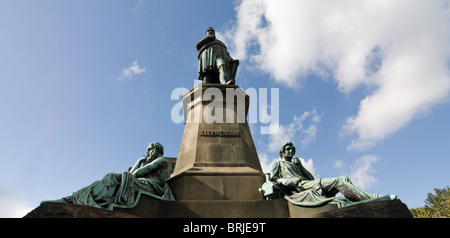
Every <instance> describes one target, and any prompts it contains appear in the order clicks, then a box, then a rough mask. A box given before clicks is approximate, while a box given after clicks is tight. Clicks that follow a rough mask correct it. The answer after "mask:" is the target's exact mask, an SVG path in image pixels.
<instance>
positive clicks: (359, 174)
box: [349, 155, 380, 189]
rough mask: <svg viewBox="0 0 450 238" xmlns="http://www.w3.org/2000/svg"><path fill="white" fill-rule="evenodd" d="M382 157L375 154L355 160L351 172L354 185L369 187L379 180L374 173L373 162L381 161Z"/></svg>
mask: <svg viewBox="0 0 450 238" xmlns="http://www.w3.org/2000/svg"><path fill="white" fill-rule="evenodd" d="M379 160H380V158H379V157H378V156H375V155H365V156H362V157H359V158H357V159H356V160H355V162H354V163H353V164H352V165H350V170H351V174H350V176H349V178H350V180H351V181H352V182H353V184H354V185H356V186H358V187H360V188H363V189H367V188H370V187H371V186H372V185H374V184H375V183H377V182H378V180H377V179H376V178H375V177H374V176H373V175H372V174H373V173H374V172H375V170H374V169H373V164H374V163H376V162H377V161H379Z"/></svg>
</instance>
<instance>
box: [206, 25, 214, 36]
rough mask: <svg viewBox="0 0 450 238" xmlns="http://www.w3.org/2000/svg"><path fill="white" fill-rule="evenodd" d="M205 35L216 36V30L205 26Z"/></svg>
mask: <svg viewBox="0 0 450 238" xmlns="http://www.w3.org/2000/svg"><path fill="white" fill-rule="evenodd" d="M206 35H207V36H214V37H215V36H216V31H215V30H214V29H213V28H212V27H208V28H206Z"/></svg>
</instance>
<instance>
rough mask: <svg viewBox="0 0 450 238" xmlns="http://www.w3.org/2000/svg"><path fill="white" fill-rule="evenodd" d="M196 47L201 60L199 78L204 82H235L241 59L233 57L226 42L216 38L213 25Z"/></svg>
mask: <svg viewBox="0 0 450 238" xmlns="http://www.w3.org/2000/svg"><path fill="white" fill-rule="evenodd" d="M195 47H196V48H197V50H198V60H199V64H198V79H200V80H203V83H220V84H230V85H234V84H235V77H236V71H237V68H238V65H239V60H233V58H231V56H230V53H229V52H228V50H227V47H226V46H225V44H224V43H223V42H222V41H220V40H217V39H216V34H215V31H214V29H213V28H212V27H208V28H207V29H206V36H205V37H204V38H203V39H201V40H199V41H198V42H197V43H196V44H195Z"/></svg>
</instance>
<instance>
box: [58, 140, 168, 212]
mask: <svg viewBox="0 0 450 238" xmlns="http://www.w3.org/2000/svg"><path fill="white" fill-rule="evenodd" d="M163 154H164V148H163V146H162V145H161V144H159V143H157V142H154V143H150V144H149V146H148V148H147V155H145V156H143V157H142V158H140V159H138V160H137V161H136V163H135V165H134V166H133V167H132V168H131V169H130V171H128V172H121V173H108V174H106V175H105V176H104V177H103V178H102V179H101V180H98V181H95V182H94V183H92V184H91V185H89V186H87V187H84V188H82V189H80V190H78V191H76V192H74V193H73V194H72V195H71V196H67V197H64V198H62V199H59V200H55V201H51V202H61V203H72V204H81V205H88V206H93V207H98V208H104V209H108V210H113V208H114V207H120V208H132V207H134V206H136V204H137V203H138V201H139V198H140V196H141V195H142V194H145V195H148V196H151V197H154V198H157V199H160V200H175V198H174V196H173V194H172V191H171V189H170V187H169V185H168V184H167V183H166V179H167V178H168V177H169V162H168V161H167V160H166V159H165V158H164V157H162V155H163Z"/></svg>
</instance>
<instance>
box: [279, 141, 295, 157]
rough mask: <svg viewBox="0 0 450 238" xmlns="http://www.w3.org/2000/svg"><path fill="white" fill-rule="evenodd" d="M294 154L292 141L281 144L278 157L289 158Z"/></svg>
mask: <svg viewBox="0 0 450 238" xmlns="http://www.w3.org/2000/svg"><path fill="white" fill-rule="evenodd" d="M294 155H295V146H294V144H293V143H292V142H290V141H289V142H288V143H286V144H284V145H283V146H281V149H280V157H281V158H289V159H291V158H292V157H293V156H294Z"/></svg>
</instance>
